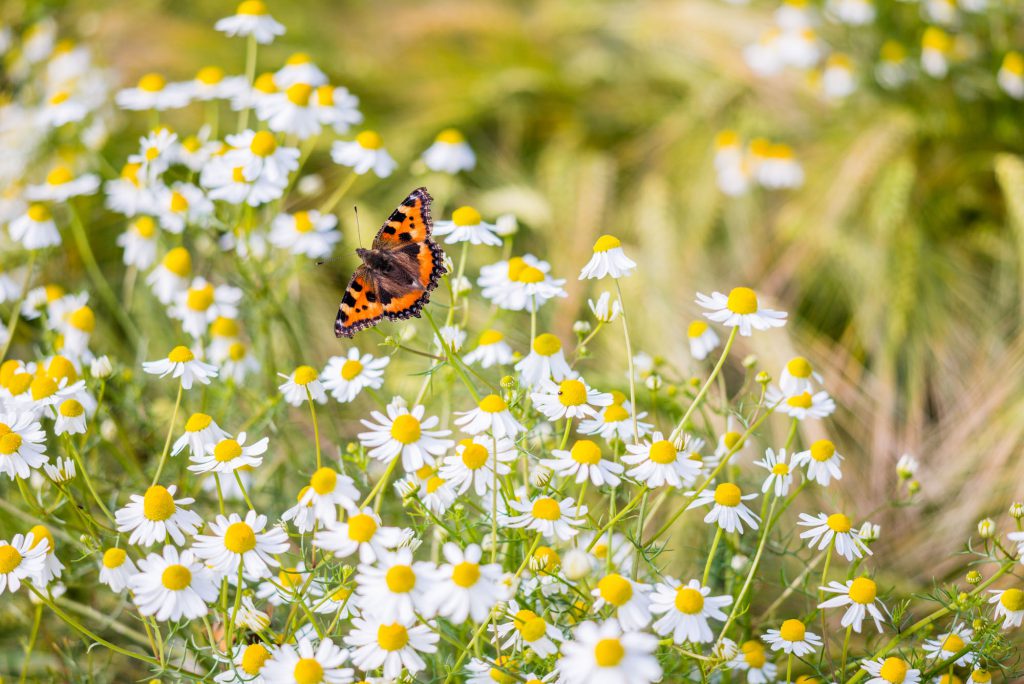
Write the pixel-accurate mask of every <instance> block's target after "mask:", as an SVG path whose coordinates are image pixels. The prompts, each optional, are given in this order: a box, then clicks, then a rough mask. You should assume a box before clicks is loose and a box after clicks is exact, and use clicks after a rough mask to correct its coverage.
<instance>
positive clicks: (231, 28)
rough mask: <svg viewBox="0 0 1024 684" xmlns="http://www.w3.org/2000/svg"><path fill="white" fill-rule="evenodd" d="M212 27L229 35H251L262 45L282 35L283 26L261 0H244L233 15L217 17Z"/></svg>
mask: <svg viewBox="0 0 1024 684" xmlns="http://www.w3.org/2000/svg"><path fill="white" fill-rule="evenodd" d="M213 28H214V29H216V30H217V31H220V32H221V33H225V34H227V35H229V36H252V37H253V40H255V41H256V42H257V43H262V44H263V45H267V44H269V43H272V42H274V38H275V37H277V36H283V35H284V26H283V25H282V24H281V23H279V22H278V21H277V20H275V19H274V18H273V17H272V16H270V14H268V13H267V6H266V5H265V4H264V3H263V2H262V1H261V0H244V2H242V3H240V4H239V5H238V9H236V10H235V13H234V14H233V15H231V16H230V17H224V18H223V19H218V20H217V23H216V24H214V25H213Z"/></svg>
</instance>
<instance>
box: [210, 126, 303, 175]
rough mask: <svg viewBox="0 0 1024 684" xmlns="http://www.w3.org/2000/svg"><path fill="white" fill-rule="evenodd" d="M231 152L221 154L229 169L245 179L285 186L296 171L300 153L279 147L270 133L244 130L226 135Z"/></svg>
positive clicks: (290, 148)
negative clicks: (239, 173) (240, 172)
mask: <svg viewBox="0 0 1024 684" xmlns="http://www.w3.org/2000/svg"><path fill="white" fill-rule="evenodd" d="M226 139H227V142H228V145H230V146H231V148H232V149H231V150H230V151H229V152H227V153H226V154H225V155H224V161H225V163H227V164H229V165H230V166H231V168H232V169H234V168H236V167H240V168H241V169H242V173H243V175H244V177H245V179H246V180H248V181H249V182H256V181H258V180H265V181H266V182H268V183H272V184H274V185H276V186H280V187H282V188H283V187H285V186H287V184H288V177H289V174H290V173H291V172H292V171H295V170H296V169H298V168H299V150H298V148H295V147H281V146H279V145H278V144H277V139H276V138H275V137H274V134H273V133H271V132H270V131H259V132H254V131H251V130H247V131H243V132H241V133H237V134H235V135H229V136H227V138H226Z"/></svg>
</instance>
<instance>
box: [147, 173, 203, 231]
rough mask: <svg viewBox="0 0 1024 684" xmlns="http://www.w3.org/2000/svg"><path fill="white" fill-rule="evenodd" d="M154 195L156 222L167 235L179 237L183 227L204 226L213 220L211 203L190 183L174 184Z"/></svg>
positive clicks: (200, 190) (199, 189)
mask: <svg viewBox="0 0 1024 684" xmlns="http://www.w3.org/2000/svg"><path fill="white" fill-rule="evenodd" d="M154 194H155V200H154V202H155V204H154V210H155V212H156V215H157V221H158V222H159V223H160V227H161V228H163V229H164V230H166V231H167V232H168V233H173V234H175V235H180V234H181V233H182V232H183V231H184V230H185V226H205V225H206V224H207V223H208V222H209V220H210V219H211V218H213V202H212V201H210V198H208V197H207V196H206V194H205V193H204V192H203V191H202V189H201V188H199V187H197V186H195V185H192V184H191V183H175V184H174V185H172V186H171V187H166V188H160V189H158V190H157V191H156V192H155V193H154Z"/></svg>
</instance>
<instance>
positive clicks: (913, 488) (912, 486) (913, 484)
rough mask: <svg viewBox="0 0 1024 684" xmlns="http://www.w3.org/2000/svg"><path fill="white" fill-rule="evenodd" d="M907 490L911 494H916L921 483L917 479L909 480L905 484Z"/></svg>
mask: <svg viewBox="0 0 1024 684" xmlns="http://www.w3.org/2000/svg"><path fill="white" fill-rule="evenodd" d="M907 491H908V492H910V493H911V494H917V493H918V492H919V491H921V483H920V482H918V481H917V480H911V481H910V482H909V483H908V484H907Z"/></svg>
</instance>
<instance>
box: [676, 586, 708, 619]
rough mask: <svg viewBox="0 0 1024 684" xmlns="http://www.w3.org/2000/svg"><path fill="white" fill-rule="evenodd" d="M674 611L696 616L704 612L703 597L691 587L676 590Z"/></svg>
mask: <svg viewBox="0 0 1024 684" xmlns="http://www.w3.org/2000/svg"><path fill="white" fill-rule="evenodd" d="M675 605H676V610H678V611H679V612H680V613H685V614H687V615H696V614H697V613H699V612H701V611H702V610H704V595H703V594H701V593H700V591H698V590H697V589H693V588H691V587H679V588H678V589H676V600H675Z"/></svg>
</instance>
